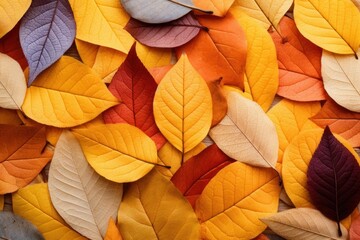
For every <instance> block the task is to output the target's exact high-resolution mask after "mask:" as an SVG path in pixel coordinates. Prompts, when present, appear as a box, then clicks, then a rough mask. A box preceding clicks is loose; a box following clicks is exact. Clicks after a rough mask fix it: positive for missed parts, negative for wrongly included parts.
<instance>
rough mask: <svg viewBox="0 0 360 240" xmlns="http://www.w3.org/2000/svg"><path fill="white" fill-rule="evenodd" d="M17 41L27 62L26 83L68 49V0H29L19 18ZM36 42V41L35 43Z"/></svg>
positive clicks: (70, 29) (71, 23) (70, 37)
mask: <svg viewBox="0 0 360 240" xmlns="http://www.w3.org/2000/svg"><path fill="white" fill-rule="evenodd" d="M19 35H20V43H21V47H22V49H23V51H24V54H25V57H26V59H27V61H28V63H29V80H28V86H30V85H31V83H32V82H33V81H34V80H35V78H36V77H37V76H38V75H39V74H40V73H41V72H42V71H44V70H45V69H46V68H48V67H49V66H50V65H52V64H53V63H54V62H55V61H57V60H58V59H59V58H60V57H61V56H62V55H63V54H64V53H65V52H66V50H68V49H69V48H70V46H71V44H72V43H73V41H74V39H75V20H74V16H73V13H72V11H71V8H70V5H69V2H68V1H67V0H50V1H49V0H38V1H32V3H31V6H30V8H29V10H28V11H27V12H26V14H25V16H24V17H23V19H22V20H21V25H20V32H19ZM34 43H36V44H34Z"/></svg>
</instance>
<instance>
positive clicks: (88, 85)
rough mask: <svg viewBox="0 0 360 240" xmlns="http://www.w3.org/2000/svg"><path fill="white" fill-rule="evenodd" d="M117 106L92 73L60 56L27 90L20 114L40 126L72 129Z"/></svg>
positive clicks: (84, 66) (74, 61)
mask: <svg viewBox="0 0 360 240" xmlns="http://www.w3.org/2000/svg"><path fill="white" fill-rule="evenodd" d="M118 103H119V102H118V100H117V98H116V97H114V96H113V95H112V94H111V93H110V91H109V90H108V89H107V87H106V85H105V84H104V83H103V82H102V81H101V79H100V78H99V77H98V76H97V75H96V74H95V72H93V71H92V70H91V69H90V68H89V67H87V66H86V65H85V64H82V63H81V62H79V61H77V60H75V59H74V58H71V57H67V56H63V57H62V58H61V59H60V60H59V61H57V62H56V63H55V64H54V65H52V66H51V67H50V68H48V69H46V70H45V71H44V72H43V73H42V74H41V75H39V76H38V77H37V79H36V81H34V82H33V83H32V85H31V86H30V87H29V88H28V89H27V92H26V96H25V100H24V104H23V106H22V110H23V111H24V113H25V114H26V115H27V116H28V117H30V118H31V119H33V120H35V121H37V122H39V123H42V124H46V125H51V126H55V127H73V126H76V125H80V124H82V123H85V122H87V121H90V120H91V119H93V118H95V117H96V116H98V115H99V114H100V113H101V112H103V111H104V110H106V109H108V108H110V107H112V106H114V105H116V104H118Z"/></svg>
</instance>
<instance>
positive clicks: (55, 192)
mask: <svg viewBox="0 0 360 240" xmlns="http://www.w3.org/2000/svg"><path fill="white" fill-rule="evenodd" d="M48 187H49V192H50V197H51V201H52V203H53V205H54V207H55V209H56V210H57V212H58V213H59V214H60V215H61V216H62V217H63V218H64V220H65V221H66V222H67V223H68V224H69V225H70V226H71V227H72V228H73V229H75V230H76V231H77V232H79V233H81V234H82V235H83V236H86V237H87V238H89V239H102V237H103V236H105V233H106V230H107V226H108V219H109V218H110V217H112V218H116V212H117V210H118V208H119V205H120V201H121V198H122V185H121V184H118V183H114V182H110V181H108V180H106V179H105V178H103V177H101V176H100V175H98V174H97V173H96V172H95V171H94V169H93V168H91V166H90V165H89V164H88V162H87V161H86V158H85V156H84V153H83V152H82V149H81V146H80V144H79V142H78V141H77V139H76V138H75V137H74V136H73V134H72V133H71V132H69V131H64V132H63V133H62V134H61V136H60V139H59V141H58V143H57V144H56V148H55V152H54V157H53V160H52V161H51V166H50V171H49V183H48ZM69 209H74V210H73V211H69Z"/></svg>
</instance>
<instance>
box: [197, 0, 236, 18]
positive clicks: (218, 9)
mask: <svg viewBox="0 0 360 240" xmlns="http://www.w3.org/2000/svg"><path fill="white" fill-rule="evenodd" d="M193 3H194V5H195V6H196V7H198V8H200V9H206V10H210V11H212V14H213V15H215V16H219V17H223V16H225V15H226V13H227V12H228V10H229V8H230V7H231V5H232V4H233V3H234V0H209V1H202V0H193Z"/></svg>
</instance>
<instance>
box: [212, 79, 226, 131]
mask: <svg viewBox="0 0 360 240" xmlns="http://www.w3.org/2000/svg"><path fill="white" fill-rule="evenodd" d="M207 85H208V87H209V90H210V93H211V99H212V109H213V117H212V122H211V126H212V127H213V126H215V125H217V124H218V123H219V122H220V121H221V120H222V119H223V118H224V117H225V116H226V113H227V110H228V105H227V101H226V96H225V91H224V89H223V86H224V83H223V81H222V79H219V80H217V81H211V82H207Z"/></svg>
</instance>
